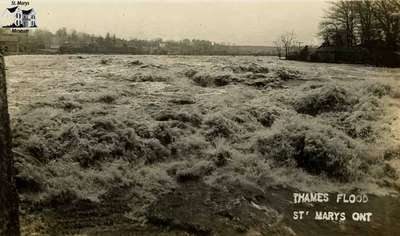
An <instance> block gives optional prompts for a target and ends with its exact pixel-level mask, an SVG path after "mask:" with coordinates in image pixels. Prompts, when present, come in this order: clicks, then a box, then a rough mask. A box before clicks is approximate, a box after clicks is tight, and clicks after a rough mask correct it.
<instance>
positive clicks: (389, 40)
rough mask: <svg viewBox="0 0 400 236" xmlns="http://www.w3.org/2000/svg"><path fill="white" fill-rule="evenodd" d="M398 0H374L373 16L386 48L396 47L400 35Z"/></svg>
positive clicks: (399, 1) (399, 5)
mask: <svg viewBox="0 0 400 236" xmlns="http://www.w3.org/2000/svg"><path fill="white" fill-rule="evenodd" d="M399 12H400V0H376V1H374V16H375V17H376V19H377V21H378V23H379V28H380V29H381V30H382V33H383V40H384V41H385V44H386V46H387V47H388V48H391V49H394V50H396V49H397V43H398V41H399V35H400V20H399V17H398V16H397V14H398V13H399Z"/></svg>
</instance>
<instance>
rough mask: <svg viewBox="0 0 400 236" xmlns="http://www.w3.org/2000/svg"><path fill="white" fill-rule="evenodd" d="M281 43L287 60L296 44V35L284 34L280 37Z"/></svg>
mask: <svg viewBox="0 0 400 236" xmlns="http://www.w3.org/2000/svg"><path fill="white" fill-rule="evenodd" d="M279 41H280V43H281V45H282V47H283V49H284V50H285V57H286V58H287V57H288V55H289V53H290V50H291V49H292V47H293V45H294V43H295V36H294V33H293V32H286V33H283V34H282V35H281V36H280V37H279Z"/></svg>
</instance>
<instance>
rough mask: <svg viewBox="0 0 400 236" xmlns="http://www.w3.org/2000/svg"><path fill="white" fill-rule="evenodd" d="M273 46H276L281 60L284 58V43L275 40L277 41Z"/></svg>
mask: <svg viewBox="0 0 400 236" xmlns="http://www.w3.org/2000/svg"><path fill="white" fill-rule="evenodd" d="M273 44H274V46H275V50H276V53H278V57H279V59H281V57H282V50H283V48H282V42H281V41H280V40H275V41H274V42H273Z"/></svg>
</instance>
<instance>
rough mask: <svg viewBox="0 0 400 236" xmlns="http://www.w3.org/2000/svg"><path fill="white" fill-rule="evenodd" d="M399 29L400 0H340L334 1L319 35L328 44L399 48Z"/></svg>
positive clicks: (321, 25)
mask: <svg viewBox="0 0 400 236" xmlns="http://www.w3.org/2000/svg"><path fill="white" fill-rule="evenodd" d="M399 32H400V0H351V1H345V0H340V1H335V2H331V3H330V7H329V9H328V10H327V11H326V13H325V16H324V18H323V21H322V22H321V23H320V33H319V35H320V36H321V37H322V39H323V40H324V45H325V46H335V47H344V48H346V47H355V46H360V47H363V48H368V49H371V48H376V49H388V50H393V51H396V50H398V47H399V41H400V33H399Z"/></svg>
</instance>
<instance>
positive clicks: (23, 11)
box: [22, 8, 33, 15]
mask: <svg viewBox="0 0 400 236" xmlns="http://www.w3.org/2000/svg"><path fill="white" fill-rule="evenodd" d="M32 11H33V8H32V9H29V10H22V14H26V15H29V14H31V12H32Z"/></svg>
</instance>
